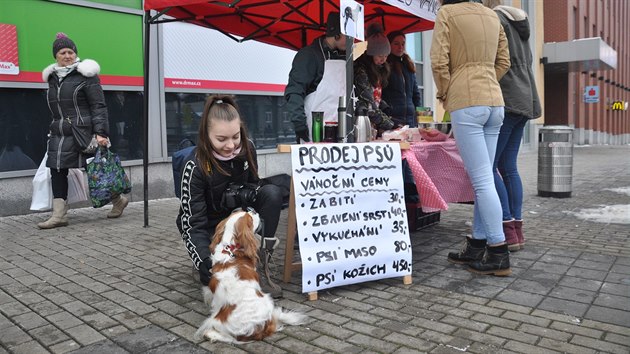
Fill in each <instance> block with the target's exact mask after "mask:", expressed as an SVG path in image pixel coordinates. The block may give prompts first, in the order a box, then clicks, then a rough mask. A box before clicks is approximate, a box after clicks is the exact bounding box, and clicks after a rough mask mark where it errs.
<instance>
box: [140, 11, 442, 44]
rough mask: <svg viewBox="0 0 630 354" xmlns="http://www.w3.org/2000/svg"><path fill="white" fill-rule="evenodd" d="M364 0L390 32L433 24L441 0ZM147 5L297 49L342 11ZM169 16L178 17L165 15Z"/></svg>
mask: <svg viewBox="0 0 630 354" xmlns="http://www.w3.org/2000/svg"><path fill="white" fill-rule="evenodd" d="M358 2H359V3H362V4H363V5H364V8H365V14H364V19H365V23H366V24H367V23H370V22H374V21H380V22H381V24H382V25H383V28H384V30H385V32H391V31H394V30H400V31H403V32H404V33H411V32H420V31H425V30H430V29H433V24H434V19H435V10H436V6H437V5H436V4H437V0H415V1H414V0H406V1H404V2H401V1H399V0H390V1H387V0H384V1H383V0H364V1H361V0H359V1H358ZM390 4H392V5H390ZM394 4H395V5H394ZM407 4H408V5H407ZM397 6H400V7H397ZM144 9H145V10H146V11H148V10H155V11H158V14H157V15H156V16H154V17H151V18H150V19H149V23H165V22H172V21H185V22H189V23H193V24H196V25H200V26H204V27H209V28H212V29H215V30H217V31H219V32H221V33H223V34H225V35H227V36H229V37H230V38H232V39H234V40H236V41H238V42H243V41H247V40H256V41H260V42H264V43H268V44H272V45H276V46H280V47H285V48H289V49H296V50H297V49H300V48H302V47H303V46H305V45H307V44H310V43H311V42H312V41H313V40H314V39H315V38H317V37H319V36H321V35H323V34H324V33H325V32H326V18H327V15H328V13H329V12H331V11H339V1H338V0H337V1H332V0H232V1H227V0H223V1H221V0H145V2H144ZM409 11H411V12H409ZM163 15H167V16H169V17H172V18H170V19H160V17H162V16H163ZM419 16H424V17H419ZM236 36H238V37H240V38H237V37H236Z"/></svg>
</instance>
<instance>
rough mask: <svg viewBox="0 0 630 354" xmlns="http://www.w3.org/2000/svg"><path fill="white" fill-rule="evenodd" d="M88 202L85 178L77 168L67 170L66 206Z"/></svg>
mask: <svg viewBox="0 0 630 354" xmlns="http://www.w3.org/2000/svg"><path fill="white" fill-rule="evenodd" d="M85 200H88V194H87V182H86V177H85V176H83V171H81V169H78V168H71V169H69V170H68V204H73V203H78V202H82V201H85Z"/></svg>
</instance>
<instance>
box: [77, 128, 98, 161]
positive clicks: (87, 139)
mask: <svg viewBox="0 0 630 354" xmlns="http://www.w3.org/2000/svg"><path fill="white" fill-rule="evenodd" d="M71 125H72V136H73V137H74V142H75V144H76V145H77V146H78V147H79V151H81V152H82V153H84V154H90V155H93V154H94V153H95V152H96V149H97V148H98V141H96V134H92V133H91V132H92V126H91V125H79V124H74V123H73V124H71Z"/></svg>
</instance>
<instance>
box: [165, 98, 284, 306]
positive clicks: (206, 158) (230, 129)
mask: <svg viewBox="0 0 630 354" xmlns="http://www.w3.org/2000/svg"><path fill="white" fill-rule="evenodd" d="M198 140H199V141H198V144H197V147H196V148H195V149H193V150H192V151H191V153H190V154H189V155H188V157H186V159H185V163H184V165H183V170H182V173H181V176H182V180H181V197H180V201H181V206H180V209H179V215H178V216H177V227H178V228H179V231H180V233H181V235H182V239H183V240H184V243H185V244H186V249H187V250H188V254H189V256H190V258H191V260H192V262H193V265H194V267H195V269H197V270H198V271H199V280H200V282H201V284H202V286H208V282H209V281H210V276H211V269H212V261H211V259H210V251H209V249H208V247H209V246H210V242H211V240H212V236H213V235H214V232H215V229H216V227H217V225H218V224H219V222H221V221H222V220H223V219H225V218H226V217H228V216H229V215H230V213H231V212H232V211H233V210H234V209H236V208H247V207H250V208H253V209H254V210H255V211H256V212H258V214H260V218H261V220H262V221H263V223H262V225H263V227H262V230H261V232H260V233H261V234H262V238H261V249H260V251H259V257H260V261H261V262H262V265H261V267H258V268H257V269H258V270H259V275H260V280H261V287H262V289H263V291H265V292H267V293H270V294H271V295H272V296H273V297H275V298H278V297H281V296H282V289H281V288H280V287H279V286H278V285H276V284H274V283H273V282H272V281H271V279H269V268H268V266H269V261H270V259H271V255H272V253H273V250H274V248H275V247H276V246H277V245H278V239H277V238H276V237H275V233H276V229H277V227H278V221H279V219H280V210H281V209H282V191H281V190H280V188H279V187H277V186H275V185H273V184H262V183H261V181H260V178H259V176H258V162H257V160H256V148H255V146H254V143H253V142H252V141H251V140H250V139H249V135H248V133H247V128H246V127H245V122H244V121H243V119H242V118H241V115H240V112H239V110H238V106H237V105H236V101H235V100H234V97H232V96H229V95H213V96H209V97H208V98H207V100H206V104H205V107H204V110H203V116H202V117H201V122H200V123H199V137H198Z"/></svg>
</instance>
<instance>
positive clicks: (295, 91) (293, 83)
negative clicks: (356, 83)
mask: <svg viewBox="0 0 630 354" xmlns="http://www.w3.org/2000/svg"><path fill="white" fill-rule="evenodd" d="M340 28H341V23H340V19H339V13H338V12H331V13H329V14H328V22H327V26H326V35H325V36H322V37H319V38H317V39H315V40H314V41H313V43H311V44H310V45H309V46H306V47H304V48H302V49H300V50H299V51H298V52H297V54H296V55H295V58H294V59H293V65H292V68H291V72H290V73H289V82H288V83H287V87H286V89H285V98H286V100H287V106H286V109H287V111H288V113H289V115H290V117H291V121H292V122H293V127H294V130H295V135H296V141H297V142H298V143H300V142H308V141H311V140H312V112H313V111H316V112H324V122H328V121H334V122H337V106H338V104H339V97H340V96H345V95H346V64H345V57H346V56H345V52H344V50H345V47H346V36H344V35H342V34H341V30H340Z"/></svg>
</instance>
